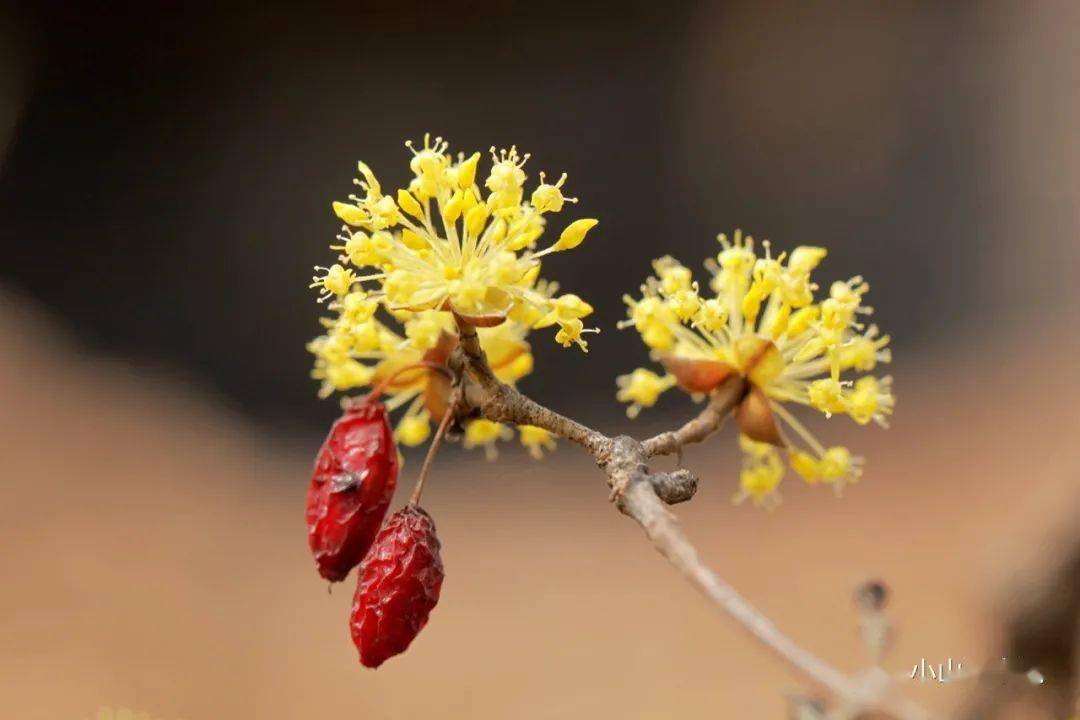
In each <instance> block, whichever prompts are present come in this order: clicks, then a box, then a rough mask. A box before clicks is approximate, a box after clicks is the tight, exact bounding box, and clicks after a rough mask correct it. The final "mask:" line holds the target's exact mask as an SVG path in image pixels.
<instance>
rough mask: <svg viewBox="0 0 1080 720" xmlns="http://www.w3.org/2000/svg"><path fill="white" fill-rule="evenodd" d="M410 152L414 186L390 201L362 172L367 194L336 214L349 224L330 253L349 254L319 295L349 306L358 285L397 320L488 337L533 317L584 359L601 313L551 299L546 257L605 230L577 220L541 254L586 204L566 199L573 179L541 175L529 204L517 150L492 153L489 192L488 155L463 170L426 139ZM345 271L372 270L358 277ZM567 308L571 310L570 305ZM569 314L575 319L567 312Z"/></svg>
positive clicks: (467, 161)
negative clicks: (434, 317)
mask: <svg viewBox="0 0 1080 720" xmlns="http://www.w3.org/2000/svg"><path fill="white" fill-rule="evenodd" d="M406 145H407V146H408V148H409V149H410V151H411V152H412V154H413V157H412V160H411V161H410V163H409V168H410V170H411V171H412V173H413V175H414V177H413V179H412V181H411V182H410V183H409V185H408V187H407V188H401V189H399V190H398V191H397V192H396V194H385V193H384V192H383V189H382V186H381V185H380V183H379V182H378V180H377V178H376V177H375V174H374V172H373V171H372V170H371V168H369V167H368V166H367V165H365V164H364V163H359V170H360V175H361V177H362V179H359V180H357V181H356V184H357V185H358V186H359V187H360V188H361V190H362V191H363V194H362V195H359V194H358V195H350V196H349V198H348V199H347V200H348V201H347V202H335V203H333V206H332V207H333V210H334V213H335V214H336V215H337V216H338V217H339V218H340V219H341V220H342V222H344V223H345V227H344V228H343V229H342V234H341V235H339V236H338V240H340V244H337V245H332V246H331V248H332V249H334V250H338V251H339V252H340V253H341V254H340V256H339V262H340V263H341V264H339V265H334V266H333V267H331V268H329V269H322V270H324V274H322V275H319V276H316V277H315V278H314V282H313V286H316V287H320V288H322V291H323V296H324V297H333V296H337V297H341V296H343V295H345V294H346V293H348V292H349V290H350V289H351V288H352V287H353V286H355V285H359V286H360V287H361V288H363V290H364V292H365V295H366V297H368V298H370V299H371V300H372V301H373V302H375V303H376V304H378V305H380V306H382V307H384V308H386V309H387V310H388V311H390V312H399V311H410V312H422V311H425V310H433V311H439V312H443V313H446V314H447V315H449V314H450V313H455V314H457V315H459V316H461V317H462V318H463V319H465V320H466V321H468V322H470V323H472V324H473V325H476V326H479V327H491V326H494V325H498V324H500V323H502V322H504V321H505V320H506V318H507V317H508V316H509V315H512V314H517V315H518V316H519V317H521V316H524V315H529V316H531V317H533V318H534V319H535V320H536V321H539V320H540V319H545V322H546V324H547V325H558V328H559V330H558V332H557V333H556V341H557V342H559V343H560V344H562V345H564V346H569V345H571V344H575V343H576V344H577V345H579V346H580V347H581V348H582V350H584V349H585V348H586V343H585V341H584V340H582V338H581V336H582V333H588V332H595V330H593V329H588V328H585V326H584V323H582V321H581V320H582V318H583V317H584V316H586V315H588V314H590V313H591V312H592V307H591V306H590V305H589V304H588V303H585V302H584V301H581V300H580V298H577V296H564V297H561V298H560V297H554V296H553V294H551V293H547V292H545V291H544V290H543V287H544V285H543V283H542V282H541V281H539V278H538V274H539V270H540V264H541V259H542V258H543V257H544V256H546V255H549V254H551V253H555V252H562V251H564V250H570V249H573V248H575V247H577V246H578V245H580V244H581V243H582V241H583V240H584V239H585V236H586V234H587V233H588V232H589V230H591V229H592V228H593V227H594V226H595V225H596V223H597V221H596V220H594V219H592V218H583V219H579V220H575V221H573V222H571V223H570V224H569V225H568V226H567V227H566V228H565V229H564V230H563V231H562V233H561V234H560V235H559V238H558V240H557V241H556V242H555V243H553V244H552V245H551V246H549V247H548V248H546V249H544V250H539V251H537V250H535V249H534V248H535V246H536V242H537V240H538V239H539V238H540V237H541V235H542V234H543V232H544V225H545V219H544V215H545V214H549V213H557V212H559V211H560V210H562V209H563V206H564V204H565V203H567V202H576V201H577V199H576V198H567V197H565V196H564V195H563V193H562V187H563V185H564V184H565V182H566V175H565V174H564V175H562V176H561V177H560V178H559V180H558V182H557V183H555V184H554V185H551V184H548V183H545V182H544V177H543V174H541V177H540V185H539V186H538V187H537V188H536V189H535V190H534V191H533V193H532V196H531V199H530V200H529V201H528V202H526V201H525V200H524V198H525V195H524V187H525V182H526V180H527V179H528V178H527V175H526V173H525V164H526V162H527V161H528V159H529V156H528V155H520V154H519V153H518V151H517V148H514V147H512V148H510V149H509V150H503V151H501V152H500V153H498V154H496V153H495V149H494V148H492V150H491V155H492V167H491V170H490V173H489V174H488V176H487V178H486V179H485V180H484V181H483V183H482V185H481V184H478V183H477V170H478V164H479V160H480V153H473V154H472V155H470V156H469V157H468V158H465V157H464V156H460V155H459V156H458V158H457V161H456V162H455V161H454V159H453V158H451V156H450V155H449V154H448V153H447V143H446V141H444V140H443V139H442V138H435V139H434V140H432V139H431V137H430V136H427V135H425V136H424V146H423V148H421V149H417V148H414V147H413V145H412V144H411V143H406ZM485 189H486V190H487V191H488V192H487V194H486V196H485ZM395 197H396V200H395ZM345 265H352V266H353V267H356V268H363V270H361V271H360V272H359V273H356V272H354V271H353V270H352V269H350V268H346V267H345ZM549 287H554V286H549ZM567 298H569V299H570V300H571V302H564V301H566V299H567ZM560 303H562V304H560ZM567 304H572V305H574V308H573V310H574V312H569V313H568V312H566V311H565V310H566V308H565V307H564V305H567ZM535 327H540V326H539V325H538V326H535Z"/></svg>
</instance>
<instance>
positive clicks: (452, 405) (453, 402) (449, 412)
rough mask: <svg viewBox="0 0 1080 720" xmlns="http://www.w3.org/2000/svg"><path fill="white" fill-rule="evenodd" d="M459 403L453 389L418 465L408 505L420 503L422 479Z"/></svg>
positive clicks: (429, 467)
mask: <svg viewBox="0 0 1080 720" xmlns="http://www.w3.org/2000/svg"><path fill="white" fill-rule="evenodd" d="M460 403H461V400H460V394H459V393H458V391H456V390H455V391H454V394H453V396H452V397H451V398H450V402H449V403H448V404H447V406H446V412H444V413H443V416H442V420H441V421H439V429H438V430H436V431H435V437H433V438H432V439H431V445H429V446H428V451H427V455H425V456H424V464H423V465H422V466H421V467H420V477H418V478H417V479H416V487H414V488H413V491H412V495H411V496H409V504H410V505H419V504H420V495H421V494H422V493H423V492H424V481H425V480H427V476H428V471H430V470H431V463H432V462H433V461H434V460H435V453H437V452H438V451H439V445H440V444H442V439H443V435H445V434H446V428H447V427H449V426H450V421H451V420H452V419H453V418H454V413H456V412H457V408H458V405H459V404H460Z"/></svg>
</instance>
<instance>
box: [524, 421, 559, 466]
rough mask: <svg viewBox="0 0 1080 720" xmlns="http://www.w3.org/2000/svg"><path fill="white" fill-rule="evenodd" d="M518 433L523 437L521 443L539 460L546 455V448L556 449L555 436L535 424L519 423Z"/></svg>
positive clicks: (548, 449) (549, 450)
mask: <svg viewBox="0 0 1080 720" xmlns="http://www.w3.org/2000/svg"><path fill="white" fill-rule="evenodd" d="M518 435H519V436H520V437H521V444H522V445H524V446H525V448H526V449H527V450H528V451H529V454H530V455H532V456H533V457H534V458H536V459H537V460H540V459H541V458H543V457H544V451H545V450H547V451H548V452H551V451H552V450H554V449H555V436H554V435H552V434H551V433H550V432H548V431H547V430H545V429H544V428H540V427H536V426H535V425H519V426H518Z"/></svg>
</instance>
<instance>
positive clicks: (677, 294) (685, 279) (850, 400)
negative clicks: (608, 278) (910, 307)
mask: <svg viewBox="0 0 1080 720" xmlns="http://www.w3.org/2000/svg"><path fill="white" fill-rule="evenodd" d="M719 240H720V244H721V247H722V249H721V251H720V252H719V253H718V255H717V256H716V258H715V259H710V260H709V261H708V262H706V268H707V269H708V271H709V274H710V276H711V277H710V279H709V283H708V291H710V292H705V291H703V290H702V288H701V287H700V286H699V284H698V283H697V282H696V281H695V280H694V279H693V275H692V273H691V271H690V270H689V269H688V268H686V267H685V266H683V265H681V264H680V263H679V262H678V261H676V260H675V259H673V258H671V257H663V258H660V259H659V260H656V261H655V262H654V263H653V268H654V270H655V276H652V277H649V278H648V279H647V280H646V282H645V284H644V285H642V287H641V297H639V298H634V297H630V296H627V297H625V298H624V300H625V302H626V304H627V306H628V319H627V320H625V321H623V322H622V323H620V327H634V328H635V329H636V330H637V331H638V333H639V334H640V335H641V338H642V340H643V341H644V343H645V344H646V345H647V346H648V347H649V348H650V350H651V355H652V357H653V359H654V360H656V361H657V362H659V363H660V364H661V365H662V366H663V367H664V369H665V372H664V373H663V374H658V373H656V372H654V371H652V370H649V369H645V368H639V369H637V370H634V371H633V372H632V373H630V374H628V375H623V376H621V377H619V378H618V380H617V383H618V387H619V390H618V394H617V397H618V399H619V400H620V401H623V402H627V403H630V407H629V409H628V411H627V413H628V414H629V415H630V416H631V417H633V416H635V415H636V414H637V413H638V412H639V411H640V410H641V408H643V407H650V406H652V405H653V404H655V403H656V401H657V399H658V398H659V396H660V395H661V394H662V393H663V392H665V391H666V390H668V389H670V388H672V387H675V386H678V387H680V388H681V389H683V390H684V391H686V392H689V393H691V394H692V395H694V396H696V397H703V396H704V395H705V394H707V393H709V392H711V391H713V390H714V389H715V388H717V387H719V386H720V385H721V384H722V383H723V382H725V381H726V380H727V379H728V378H730V377H732V376H734V375H738V376H741V377H742V378H744V379H745V380H746V382H747V387H748V390H747V393H746V395H745V397H744V398H743V399H742V400H741V401H740V403H739V405H738V407H737V409H736V411H735V418H736V420H737V421H738V424H739V427H740V430H741V432H742V435H743V437H742V440H741V443H740V444H741V446H742V448H743V451H744V462H743V470H742V473H741V481H740V486H741V489H740V492H739V494H738V495H736V499H737V500H742V499H745V498H751V499H752V500H753V501H754V502H756V503H759V504H762V503H764V504H769V503H771V502H775V500H776V499H777V498H778V494H777V488H778V486H779V484H780V480H781V478H782V477H783V474H784V463H783V462H782V461H781V459H780V455H779V452H780V451H781V450H783V451H785V452H786V453H787V456H788V463H789V464H790V465H791V467H792V468H793V469H794V470H795V471H796V472H797V473H798V474H799V475H800V476H802V477H803V478H804V479H805V480H806V481H807V482H809V483H816V482H819V481H820V482H824V483H830V484H834V485H835V487H837V489H839V488H840V487H842V485H843V484H844V483H847V482H852V481H854V480H856V479H857V478H858V477H859V475H860V473H861V463H862V461H861V459H860V458H856V457H853V456H852V455H851V453H850V452H849V451H848V450H847V449H846V448H844V447H839V446H835V447H829V448H826V447H824V446H823V445H822V444H821V443H819V442H818V441H817V439H816V438H814V436H813V435H812V434H811V433H810V432H809V431H808V430H807V429H806V428H805V427H804V426H803V425H802V423H800V422H799V421H798V420H797V419H796V418H795V417H794V416H793V415H792V414H791V413H790V412H789V411H788V409H787V408H786V407H785V406H784V404H785V403H796V404H800V405H808V406H810V407H813V408H815V409H817V410H819V411H821V412H823V413H824V414H825V415H826V417H829V416H831V415H833V414H844V415H848V416H850V417H851V418H852V419H854V420H855V421H856V422H857V423H859V424H866V423H869V422H870V421H874V422H876V423H878V424H880V425H882V426H886V425H887V419H888V416H889V415H890V414H891V413H892V409H893V404H894V398H893V395H892V390H891V387H892V380H891V378H889V377H887V376H886V377H883V378H877V377H874V376H872V375H861V376H860V374H862V373H868V372H870V371H872V370H873V369H874V368H875V367H876V366H877V364H878V363H885V362H888V361H889V360H890V359H891V358H890V351H889V350H888V348H887V346H888V343H889V337H888V336H887V335H880V334H879V331H878V328H877V327H876V326H875V325H872V324H871V325H866V324H865V323H864V322H863V318H865V317H866V316H868V315H870V314H871V312H872V310H871V308H869V307H867V306H866V305H865V304H864V303H863V296H864V295H865V294H866V293H867V291H868V290H869V285H868V284H867V283H866V282H865V281H863V279H862V278H860V277H855V278H852V279H851V280H848V281H844V282H835V283H833V284H832V286H831V287H830V288H829V292H828V297H825V298H824V299H821V300H815V297H814V295H815V291H816V290H818V286H817V285H816V284H815V283H814V282H813V281H812V279H811V273H812V272H813V271H814V269H815V268H816V267H817V266H818V264H819V263H820V262H821V260H822V259H823V258H824V257H825V253H826V251H825V249H824V248H819V247H808V246H801V247H797V248H795V249H794V250H793V251H792V252H791V253H790V255H789V254H787V253H781V254H780V255H779V256H777V257H773V256H772V253H771V248H770V246H769V243H768V242H767V241H766V242H764V243H762V252H761V254H760V255H759V254H758V253H757V252H755V248H754V241H753V239H752V238H750V237H743V236H742V234H741V233H740V232H738V231H736V233H735V235H734V238H733V239H731V240H729V239H728V238H727V237H726V236H724V235H721V236H720V237H719ZM785 428H790V430H792V431H793V433H794V437H790V436H789V434H788V433H787V432H785Z"/></svg>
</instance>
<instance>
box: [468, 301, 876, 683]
mask: <svg viewBox="0 0 1080 720" xmlns="http://www.w3.org/2000/svg"><path fill="white" fill-rule="evenodd" d="M457 320H458V329H459V337H460V339H461V344H460V346H459V352H461V353H462V354H463V355H464V358H463V365H464V367H465V368H466V370H467V371H468V373H469V376H470V377H471V378H472V379H473V380H474V381H475V382H476V384H477V385H478V386H479V388H480V392H479V397H478V401H477V403H476V404H477V405H478V407H477V409H478V410H479V412H480V414H481V415H483V416H484V417H486V418H488V419H490V420H494V421H496V422H513V423H516V424H528V425H536V426H539V427H542V428H544V429H545V430H548V431H549V432H552V433H554V434H556V435H558V436H561V437H564V438H567V439H569V440H572V441H574V442H576V443H577V444H578V445H581V446H582V447H583V448H584V449H585V450H586V451H588V452H589V453H590V454H592V455H593V457H594V458H595V459H596V461H597V464H599V465H600V466H601V467H602V468H603V469H604V471H605V472H606V474H607V477H608V484H609V485H610V487H611V489H612V497H613V500H614V502H615V503H616V506H617V507H618V508H619V510H620V511H622V512H623V513H624V514H626V515H628V516H630V517H632V518H633V519H634V520H635V521H637V523H638V524H639V525H641V527H642V529H644V531H645V534H646V535H647V536H648V538H649V540H650V541H651V542H652V544H653V546H654V547H655V548H656V549H657V551H659V552H660V554H661V555H663V556H664V557H665V558H667V559H668V561H669V562H671V563H672V565H674V566H675V567H676V568H677V569H678V570H679V572H681V573H682V574H683V576H684V577H686V578H687V579H688V580H689V581H690V582H691V584H693V585H694V586H695V587H696V588H698V590H700V591H701V592H702V593H704V595H705V596H706V597H708V598H709V599H710V600H711V601H712V602H713V603H715V604H716V605H717V606H718V607H720V608H721V609H722V610H724V611H725V612H727V613H728V614H729V615H730V616H731V617H733V618H734V619H735V620H736V621H737V622H738V623H739V624H740V625H742V627H744V628H745V629H746V630H748V631H749V632H750V633H751V634H753V635H754V637H756V638H757V639H758V640H760V641H761V642H763V643H764V644H765V645H766V646H767V647H769V648H770V649H771V650H773V651H774V652H776V653H777V654H778V655H779V656H780V657H782V658H783V659H785V660H786V661H787V662H789V663H790V664H791V665H792V666H794V667H795V668H796V669H798V670H799V671H800V672H802V673H803V674H804V675H806V676H807V677H809V678H810V679H811V680H813V681H814V682H815V683H817V684H818V685H821V686H823V687H825V688H827V689H828V690H829V691H831V692H833V693H835V694H836V695H838V696H840V697H844V698H852V697H855V696H857V695H858V692H857V688H856V687H855V686H854V683H853V682H852V681H851V680H850V679H849V678H848V677H847V676H846V675H844V674H843V673H841V672H840V671H839V670H837V669H835V668H833V667H832V666H830V665H829V664H828V663H826V662H825V661H824V660H822V659H820V658H818V657H817V656H815V655H814V654H813V653H811V652H809V651H807V650H805V649H804V648H802V647H800V646H799V645H798V644H797V643H796V642H795V641H794V640H792V639H791V638H790V637H788V636H787V635H785V634H784V633H783V632H781V631H780V629H779V628H777V627H776V625H774V624H773V623H772V621H770V620H769V619H768V618H767V617H765V616H764V615H762V614H761V612H759V611H758V610H757V609H756V608H754V607H753V606H752V605H751V604H750V603H749V602H747V600H746V599H745V598H743V597H742V596H741V595H739V594H738V593H737V592H736V591H735V589H734V588H733V587H731V585H729V584H728V583H727V582H725V581H724V580H723V579H722V578H721V577H720V576H719V575H718V574H717V573H716V572H715V571H713V570H712V569H711V568H709V567H708V566H707V565H706V564H705V563H704V562H703V561H702V560H701V557H700V556H699V555H698V552H697V550H696V548H695V547H694V546H693V544H692V543H691V542H690V540H689V539H688V538H687V537H686V535H685V534H684V533H683V531H682V529H681V528H680V527H679V524H678V522H677V521H676V519H675V516H674V515H673V514H672V513H671V512H670V511H669V510H668V509H667V507H666V506H665V505H664V504H663V502H662V501H661V500H660V498H659V497H658V496H657V495H656V492H655V490H654V488H653V484H652V482H651V478H652V473H650V471H649V468H648V465H647V464H646V461H647V460H648V458H650V457H653V456H656V455H664V454H670V453H673V452H678V451H679V450H680V449H681V448H682V447H683V446H684V445H685V444H687V443H693V442H700V441H701V440H703V439H705V438H706V437H708V436H709V435H710V434H711V433H713V432H715V431H716V429H717V428H719V427H720V425H721V424H722V423H723V421H724V419H725V418H726V417H727V416H728V415H729V414H730V413H731V411H732V410H733V409H734V408H735V406H736V405H738V403H739V402H740V400H741V399H742V397H743V396H744V394H745V390H746V388H745V381H743V380H741V379H739V380H737V381H732V382H729V383H727V384H725V385H724V386H722V387H721V388H720V389H719V390H718V391H717V392H716V393H715V394H714V396H713V398H712V399H711V400H710V402H709V404H708V405H707V406H706V408H705V409H704V410H702V412H701V413H700V414H699V415H698V416H697V417H696V418H694V419H693V420H691V421H689V422H688V423H686V424H685V425H683V426H682V427H680V428H679V429H677V430H675V431H672V432H666V433H661V434H659V435H657V436H655V437H652V438H649V439H647V440H645V441H644V442H639V441H637V440H635V439H633V438H630V437H626V436H619V437H615V438H610V437H608V436H606V435H604V434H603V433H600V432H598V431H596V430H593V429H592V428H589V427H586V426H585V425H582V424H581V423H578V422H576V421H574V420H571V419H569V418H567V417H565V416H563V415H560V414H558V413H556V412H554V411H552V410H549V409H548V408H546V407H544V406H542V405H540V404H539V403H536V402H535V401H533V400H531V399H529V398H527V397H525V396H524V395H522V394H521V393H519V392H518V391H517V390H515V389H514V388H512V387H510V386H508V385H506V384H504V383H502V382H500V381H499V380H498V378H496V377H495V374H494V373H493V372H492V371H491V367H490V366H489V365H488V362H487V357H486V355H485V354H484V351H483V348H482V347H481V346H480V341H479V338H478V337H477V334H476V330H475V328H473V327H471V326H470V325H469V324H468V323H467V322H464V321H463V320H462V319H461V318H458V319H457Z"/></svg>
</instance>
